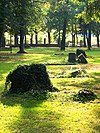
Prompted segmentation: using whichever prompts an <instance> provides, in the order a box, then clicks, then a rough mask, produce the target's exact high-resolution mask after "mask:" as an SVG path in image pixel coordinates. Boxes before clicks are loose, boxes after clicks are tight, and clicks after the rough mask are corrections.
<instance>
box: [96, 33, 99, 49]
mask: <svg viewBox="0 0 100 133" xmlns="http://www.w3.org/2000/svg"><path fill="white" fill-rule="evenodd" d="M96 37H97V47H100V45H99V34H97V36H96Z"/></svg>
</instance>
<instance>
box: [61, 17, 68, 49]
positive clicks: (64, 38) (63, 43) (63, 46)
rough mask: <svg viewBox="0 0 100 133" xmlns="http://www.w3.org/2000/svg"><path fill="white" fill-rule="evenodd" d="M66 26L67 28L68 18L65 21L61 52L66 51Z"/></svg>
mask: <svg viewBox="0 0 100 133" xmlns="http://www.w3.org/2000/svg"><path fill="white" fill-rule="evenodd" d="M66 26H67V18H65V19H64V24H63V33H62V40H61V50H65V40H66Z"/></svg>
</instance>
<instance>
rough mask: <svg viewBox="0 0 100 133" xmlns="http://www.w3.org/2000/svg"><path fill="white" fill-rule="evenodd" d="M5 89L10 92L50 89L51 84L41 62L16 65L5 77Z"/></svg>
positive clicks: (51, 87)
mask: <svg viewBox="0 0 100 133" xmlns="http://www.w3.org/2000/svg"><path fill="white" fill-rule="evenodd" d="M5 85H6V90H8V91H9V92H10V93H20V92H21V93H23V92H27V91H32V92H33V93H35V91H39V92H41V91H47V90H48V91H52V89H53V85H52V83H51V81H50V79H49V76H48V73H47V71H46V66H45V65H43V64H31V65H23V66H18V67H17V68H16V69H15V70H13V71H12V72H10V73H9V74H8V76H7V77H6V83H5Z"/></svg>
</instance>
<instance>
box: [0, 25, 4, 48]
mask: <svg viewBox="0 0 100 133" xmlns="http://www.w3.org/2000/svg"><path fill="white" fill-rule="evenodd" d="M0 28H1V27H0ZM2 35H3V30H2V29H0V47H2Z"/></svg>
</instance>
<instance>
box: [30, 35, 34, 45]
mask: <svg viewBox="0 0 100 133" xmlns="http://www.w3.org/2000/svg"><path fill="white" fill-rule="evenodd" d="M30 44H33V34H31V38H30Z"/></svg>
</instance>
